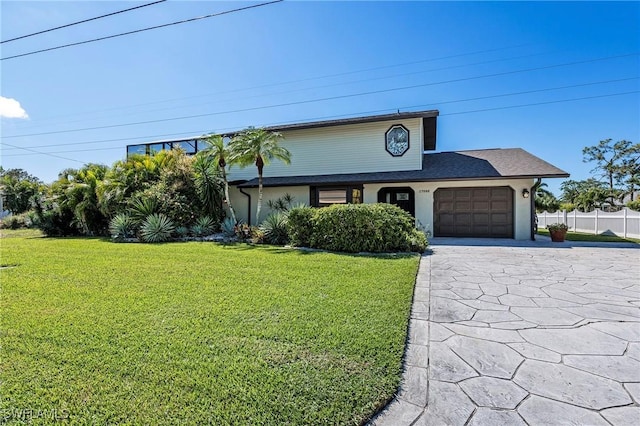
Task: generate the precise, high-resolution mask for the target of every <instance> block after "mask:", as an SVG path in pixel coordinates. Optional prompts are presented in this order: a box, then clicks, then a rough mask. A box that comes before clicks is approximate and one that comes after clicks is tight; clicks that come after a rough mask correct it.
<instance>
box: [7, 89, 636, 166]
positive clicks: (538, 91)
mask: <svg viewBox="0 0 640 426" xmlns="http://www.w3.org/2000/svg"><path fill="white" fill-rule="evenodd" d="M638 79H640V77H625V78H618V79H614V80H603V81H594V82H588V83H579V84H572V85H566V86H556V87H546V88H543V89H533V90H525V91H520V92H511V93H501V94H497V95H488V96H478V97H473V98H464V99H455V100H450V101H440V102H433V103H430V104H422V105H412V106H404V107H401V109H403V110H410V109H415V108H424V107H427V106H438V105H445V104H454V103H461V102H470V101H478V100H484V99H495V98H502V97H508V96H518V95H526V94H531V93H542V92H550V91H554V90H563V89H572V88H576V87H586V86H595V85H599V84H608V83H618V82H622V81H630V80H638ZM380 111H386V110H378V111H367V112H363V113H360V114H371V113H376V112H380ZM321 118H322V119H328V118H335V116H331V117H321ZM316 119H318V118H316ZM224 130H232V129H224ZM204 132H205V131H199V132H198V131H189V132H187V131H185V132H179V133H165V134H161V135H146V136H136V137H129V138H118V139H102V140H97V141H83V142H67V143H58V144H49V145H34V146H32V148H49V147H56V146H72V145H89V144H98V143H105V142H119V141H125V140H134V139H144V138H147V139H151V138H155V137H160V136H173V135H184V134H187V133H188V134H196V133H204ZM0 145H4V142H0ZM11 149H15V148H11ZM83 151H84V150H83ZM16 155H24V154H13V155H12V154H10V155H6V157H12V156H16Z"/></svg>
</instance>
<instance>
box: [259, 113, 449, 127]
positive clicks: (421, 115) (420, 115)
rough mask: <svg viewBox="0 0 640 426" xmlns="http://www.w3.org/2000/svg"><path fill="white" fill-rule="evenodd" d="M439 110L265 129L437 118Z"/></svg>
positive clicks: (285, 125)
mask: <svg viewBox="0 0 640 426" xmlns="http://www.w3.org/2000/svg"><path fill="white" fill-rule="evenodd" d="M438 114H439V112H438V110H427V111H414V112H400V111H398V112H395V113H393V114H380V115H368V116H365V117H353V118H341V119H337V120H324V121H311V122H307V123H294V124H282V125H275V126H269V127H265V129H266V130H270V131H274V132H282V131H285V130H301V129H313V128H317V127H331V126H343V125H346V124H359V123H373V122H376V121H389V120H401V119H405V118H427V117H437V116H438Z"/></svg>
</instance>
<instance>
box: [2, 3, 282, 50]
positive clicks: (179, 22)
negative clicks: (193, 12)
mask: <svg viewBox="0 0 640 426" xmlns="http://www.w3.org/2000/svg"><path fill="white" fill-rule="evenodd" d="M282 1H284V0H273V1H270V2H266V3H260V4H254V5H251V6H245V7H239V8H237V9H230V10H225V11H222V12H217V13H211V14H209V15H204V16H197V17H195V18H189V19H183V20H182V21H175V22H170V23H168V24H162V25H156V26H153V27H147V28H141V29H139V30H134V31H127V32H125V33H119V34H113V35H110V36H105V37H98V38H94V39H91V40H84V41H79V42H76V43H69V44H64V45H62V46H55V47H49V48H47V49H40V50H34V51H32V52H27V53H21V54H19V55H13V56H7V57H5V58H0V61H6V60H9V59H15V58H21V57H23V56H29V55H35V54H36V53H42V52H49V51H51V50H57V49H63V48H65V47H71V46H78V45H81V44H87V43H94V42H96V41H102V40H108V39H110V38H116V37H122V36H126V35H130V34H136V33H141V32H144V31H150V30H155V29H158V28H164V27H169V26H172V25H179V24H184V23H187V22H193V21H199V20H201V19H207V18H213V17H215V16H221V15H226V14H229V13H233V12H240V11H242V10H247V9H254V8H256V7H261V6H267V5H269V4H274V3H280V2H282Z"/></svg>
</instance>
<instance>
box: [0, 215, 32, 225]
mask: <svg viewBox="0 0 640 426" xmlns="http://www.w3.org/2000/svg"><path fill="white" fill-rule="evenodd" d="M32 220H33V218H32V216H31V215H30V214H29V213H28V212H27V213H20V214H12V215H9V216H5V217H4V218H2V219H0V229H20V228H31V227H32V226H33V222H32Z"/></svg>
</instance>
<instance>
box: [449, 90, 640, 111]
mask: <svg viewBox="0 0 640 426" xmlns="http://www.w3.org/2000/svg"><path fill="white" fill-rule="evenodd" d="M633 93H640V90H631V91H629V92H618V93H609V94H606V95H594V96H584V97H582V98H571V99H559V100H555V101H545V102H535V103H529V104H521V105H509V106H504V107H495V108H484V109H475V110H470V111H460V112H449V113H445V114H440V115H442V116H447V115H460V114H472V113H476V112H485V111H498V110H502V109H511V108H524V107H529V106H538V105H548V104H558V103H562V102H573V101H583V100H586V99H598V98H608V97H611V96H623V95H631V94H633Z"/></svg>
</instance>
